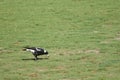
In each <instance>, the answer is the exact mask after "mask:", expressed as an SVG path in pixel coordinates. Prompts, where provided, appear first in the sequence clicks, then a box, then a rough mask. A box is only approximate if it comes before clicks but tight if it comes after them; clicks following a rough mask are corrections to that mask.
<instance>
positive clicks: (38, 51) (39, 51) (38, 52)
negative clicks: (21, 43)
mask: <svg viewBox="0 0 120 80" xmlns="http://www.w3.org/2000/svg"><path fill="white" fill-rule="evenodd" d="M23 50H24V51H29V52H32V54H33V55H34V57H35V60H38V57H37V56H39V55H47V56H49V55H48V51H46V50H45V49H43V48H37V47H24V49H23Z"/></svg>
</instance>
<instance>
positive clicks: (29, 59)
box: [22, 58, 48, 61]
mask: <svg viewBox="0 0 120 80" xmlns="http://www.w3.org/2000/svg"><path fill="white" fill-rule="evenodd" d="M47 59H48V58H38V59H37V60H47ZM22 60H23V61H29V60H35V58H27V59H22ZM37 60H35V61H37Z"/></svg>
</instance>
